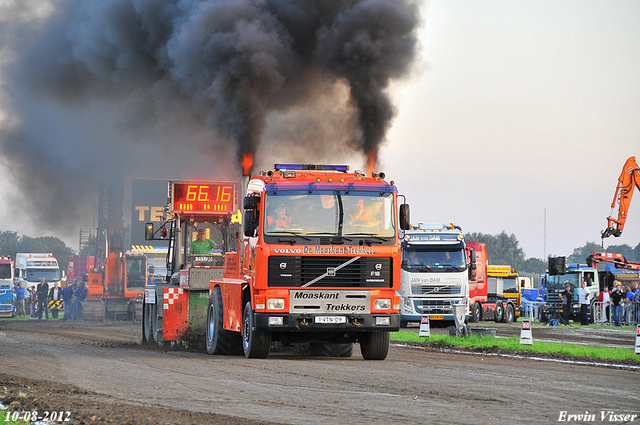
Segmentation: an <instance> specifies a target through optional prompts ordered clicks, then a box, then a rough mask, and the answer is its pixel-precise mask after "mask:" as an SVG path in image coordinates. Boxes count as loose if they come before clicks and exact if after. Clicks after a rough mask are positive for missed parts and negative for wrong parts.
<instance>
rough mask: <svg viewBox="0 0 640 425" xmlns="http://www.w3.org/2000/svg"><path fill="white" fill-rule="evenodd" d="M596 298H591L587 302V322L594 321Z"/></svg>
mask: <svg viewBox="0 0 640 425" xmlns="http://www.w3.org/2000/svg"><path fill="white" fill-rule="evenodd" d="M595 304H596V300H595V299H592V300H591V304H589V323H595V321H596V305H595Z"/></svg>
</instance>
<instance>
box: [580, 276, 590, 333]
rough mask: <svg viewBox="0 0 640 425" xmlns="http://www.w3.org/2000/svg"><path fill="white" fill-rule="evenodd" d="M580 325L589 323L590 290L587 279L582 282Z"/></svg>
mask: <svg viewBox="0 0 640 425" xmlns="http://www.w3.org/2000/svg"><path fill="white" fill-rule="evenodd" d="M579 299H580V325H581V326H586V325H588V324H589V290H588V289H587V281H586V280H584V281H583V282H582V283H581V284H580V294H579Z"/></svg>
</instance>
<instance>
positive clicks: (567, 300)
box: [559, 283, 573, 325]
mask: <svg viewBox="0 0 640 425" xmlns="http://www.w3.org/2000/svg"><path fill="white" fill-rule="evenodd" d="M559 295H560V299H561V300H562V303H563V305H564V308H563V312H562V318H563V319H564V324H565V325H568V324H569V319H570V318H571V299H572V298H573V292H571V285H570V284H568V283H567V286H566V287H565V290H564V291H562V292H560V294H559Z"/></svg>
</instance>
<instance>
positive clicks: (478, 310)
mask: <svg viewBox="0 0 640 425" xmlns="http://www.w3.org/2000/svg"><path fill="white" fill-rule="evenodd" d="M469 319H470V320H471V321H472V322H473V323H478V322H479V321H480V320H482V307H480V304H479V303H475V304H473V308H472V309H471V317H469Z"/></svg>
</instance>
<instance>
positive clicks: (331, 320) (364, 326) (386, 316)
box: [254, 313, 400, 333]
mask: <svg viewBox="0 0 640 425" xmlns="http://www.w3.org/2000/svg"><path fill="white" fill-rule="evenodd" d="M254 318H255V324H256V327H257V328H259V329H266V330H269V331H271V332H324V331H326V332H342V333H358V332H370V331H390V332H397V331H399V330H400V314H398V313H375V314H344V315H339V314H311V313H255V316H254Z"/></svg>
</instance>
